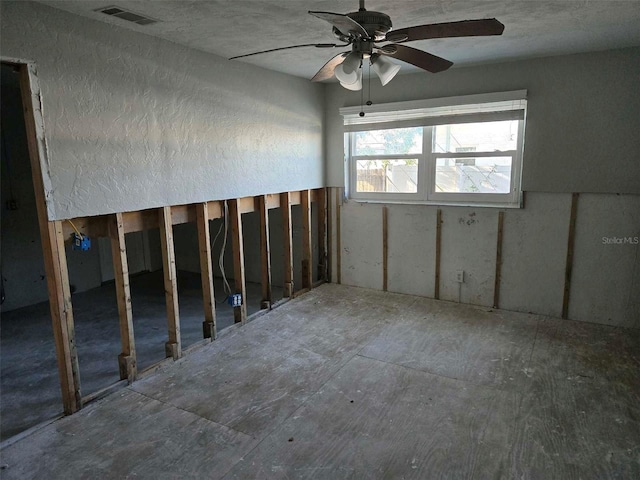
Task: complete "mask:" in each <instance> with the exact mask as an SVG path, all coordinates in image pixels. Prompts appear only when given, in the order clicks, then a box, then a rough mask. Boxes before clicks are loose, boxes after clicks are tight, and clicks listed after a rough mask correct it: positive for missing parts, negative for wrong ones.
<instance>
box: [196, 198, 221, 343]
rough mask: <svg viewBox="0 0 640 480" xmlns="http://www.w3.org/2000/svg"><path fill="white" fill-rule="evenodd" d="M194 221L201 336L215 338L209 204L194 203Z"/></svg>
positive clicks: (214, 303)
mask: <svg viewBox="0 0 640 480" xmlns="http://www.w3.org/2000/svg"><path fill="white" fill-rule="evenodd" d="M196 223H197V227H198V250H199V252H200V278H201V282H202V304H203V308H204V321H203V322H202V336H203V337H204V338H210V339H211V340H215V338H216V335H217V328H216V302H215V297H214V292H213V268H212V266H211V233H210V232H209V205H208V204H207V203H199V204H197V205H196Z"/></svg>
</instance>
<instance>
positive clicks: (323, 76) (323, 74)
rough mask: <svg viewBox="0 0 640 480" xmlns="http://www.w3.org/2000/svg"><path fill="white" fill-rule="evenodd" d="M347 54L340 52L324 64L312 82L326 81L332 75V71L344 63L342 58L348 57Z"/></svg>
mask: <svg viewBox="0 0 640 480" xmlns="http://www.w3.org/2000/svg"><path fill="white" fill-rule="evenodd" d="M348 53H349V52H342V53H339V54H337V55H336V56H335V57H333V58H332V59H331V60H329V61H328V62H327V63H325V64H324V66H323V67H322V68H321V69H320V70H318V73H316V74H315V75H314V76H313V78H312V79H311V81H312V82H322V81H323V80H328V79H330V78H331V77H333V75H334V71H335V69H336V67H337V66H338V65H340V64H341V63H342V62H344V57H345V56H347V55H348Z"/></svg>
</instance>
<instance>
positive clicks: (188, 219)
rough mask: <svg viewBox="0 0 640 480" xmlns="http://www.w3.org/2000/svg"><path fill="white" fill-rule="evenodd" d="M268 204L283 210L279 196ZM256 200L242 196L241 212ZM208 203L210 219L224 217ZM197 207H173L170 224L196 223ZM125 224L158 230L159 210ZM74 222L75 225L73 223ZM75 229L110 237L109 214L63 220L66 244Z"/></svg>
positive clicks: (127, 215)
mask: <svg viewBox="0 0 640 480" xmlns="http://www.w3.org/2000/svg"><path fill="white" fill-rule="evenodd" d="M318 190H321V189H317V190H311V191H310V192H311V202H316V201H318V198H319V194H318ZM289 193H290V197H291V205H300V204H301V193H300V192H299V191H296V192H289ZM264 196H265V197H266V199H265V203H266V206H267V208H268V209H273V208H279V207H280V194H277V193H273V194H268V195H264ZM257 198H258V196H256V197H242V198H239V199H237V202H238V211H239V213H241V214H243V213H252V212H256V211H258V210H257V209H256V199H257ZM206 203H207V210H208V212H209V220H215V219H216V218H222V217H223V216H224V213H223V207H222V201H220V200H212V201H209V202H206ZM196 205H198V204H190V205H173V206H171V224H172V225H180V224H183V223H195V222H196ZM122 221H123V227H124V233H132V232H141V231H143V230H151V229H154V228H159V227H160V224H159V222H158V214H157V209H155V208H150V209H147V210H137V211H134V212H122ZM72 222H73V226H72V225H71V223H72ZM74 226H75V227H76V228H77V229H78V230H80V232H82V233H83V234H84V235H87V236H89V237H91V238H100V237H109V215H96V216H94V217H76V218H71V219H69V221H67V220H64V221H63V225H62V227H63V234H64V239H65V242H66V243H70V242H71V241H72V240H71V234H72V233H74V232H75V229H74V228H73V227H74Z"/></svg>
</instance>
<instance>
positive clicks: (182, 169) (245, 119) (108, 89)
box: [0, 2, 324, 219]
mask: <svg viewBox="0 0 640 480" xmlns="http://www.w3.org/2000/svg"><path fill="white" fill-rule="evenodd" d="M1 8H2V15H1V22H2V23H1V33H0V35H1V38H0V40H1V43H2V51H1V55H2V56H3V57H4V58H7V57H12V58H19V59H25V60H29V61H34V62H36V65H37V68H38V77H39V80H40V84H41V87H42V101H43V111H44V122H45V134H46V140H47V144H48V152H49V158H48V160H49V171H48V172H45V175H47V174H48V175H50V177H51V184H52V190H53V191H52V192H50V203H51V205H50V207H52V208H53V212H54V214H53V218H52V219H64V218H71V217H76V216H83V215H97V214H104V213H111V212H118V211H131V210H140V209H145V208H151V207H157V206H162V205H177V204H185V203H194V202H199V201H204V200H212V199H223V198H234V197H240V196H248V195H255V194H262V193H271V192H281V191H287V190H300V189H304V188H316V187H320V186H322V185H323V183H324V166H323V139H322V134H323V114H324V111H323V101H324V87H323V86H322V85H315V84H311V83H310V82H309V81H306V80H303V79H300V78H295V77H291V76H287V75H284V74H279V73H275V72H271V71H267V70H263V69H260V68H257V67H254V66H250V65H247V64H244V63H241V62H232V61H228V60H226V59H224V58H221V57H216V56H213V55H209V54H206V53H202V52H199V51H195V50H191V49H188V48H185V47H181V46H178V45H177V44H174V43H171V42H168V41H164V40H160V39H157V38H154V37H151V36H147V35H143V34H140V33H137V32H132V31H129V30H125V29H121V28H118V27H115V26H112V25H108V24H105V23H102V22H98V21H93V20H88V19H86V18H81V17H78V16H75V15H72V14H69V13H66V12H62V11H60V10H57V9H53V8H50V7H47V6H44V5H41V4H37V3H33V2H2V7H1Z"/></svg>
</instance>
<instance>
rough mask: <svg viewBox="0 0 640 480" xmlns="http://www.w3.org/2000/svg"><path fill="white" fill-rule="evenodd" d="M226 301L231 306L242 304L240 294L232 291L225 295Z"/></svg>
mask: <svg viewBox="0 0 640 480" xmlns="http://www.w3.org/2000/svg"><path fill="white" fill-rule="evenodd" d="M227 302H228V303H229V305H231V306H232V307H239V306H241V305H242V295H241V294H239V293H233V294H231V295H229V296H228V297H227Z"/></svg>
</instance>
